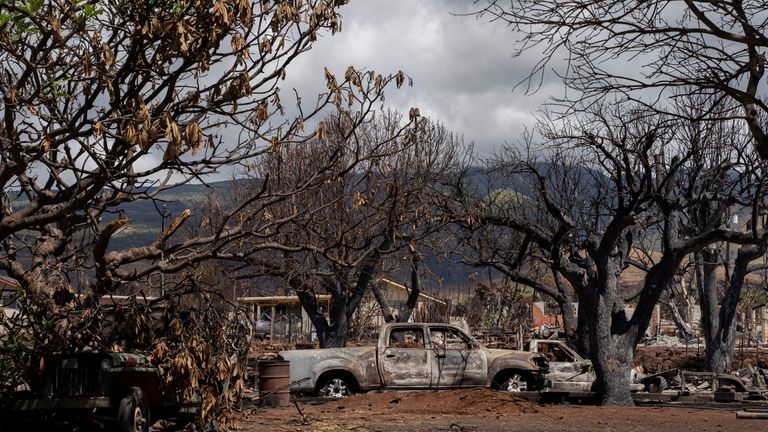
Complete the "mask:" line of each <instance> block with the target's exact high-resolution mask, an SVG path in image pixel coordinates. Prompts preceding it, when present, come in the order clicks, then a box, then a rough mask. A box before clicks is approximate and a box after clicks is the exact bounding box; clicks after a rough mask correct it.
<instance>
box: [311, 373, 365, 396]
mask: <svg viewBox="0 0 768 432" xmlns="http://www.w3.org/2000/svg"><path fill="white" fill-rule="evenodd" d="M355 386H356V383H355V381H354V379H352V378H350V377H349V376H347V375H343V374H333V375H328V376H326V377H323V379H322V380H321V381H320V385H318V386H317V395H318V396H320V397H324V398H329V399H338V398H342V397H347V396H352V394H353V393H354V391H353V390H354V389H355Z"/></svg>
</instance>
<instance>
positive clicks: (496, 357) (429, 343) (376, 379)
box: [280, 323, 548, 397]
mask: <svg viewBox="0 0 768 432" xmlns="http://www.w3.org/2000/svg"><path fill="white" fill-rule="evenodd" d="M280 355H281V356H282V357H283V358H284V359H285V360H288V361H290V368H291V382H292V383H294V385H293V386H292V387H291V390H292V391H295V392H303V393H314V394H317V395H320V396H324V397H342V396H347V395H349V394H352V393H355V392H365V391H368V390H373V389H382V388H386V389H446V388H456V387H491V388H494V389H498V390H503V391H527V390H540V389H542V388H543V386H544V374H545V373H546V372H547V370H548V363H547V360H546V357H545V356H544V355H542V354H539V353H532V352H523V351H512V350H500V349H488V348H485V347H483V346H482V345H481V344H480V343H479V342H478V341H477V340H475V339H474V338H473V337H472V336H470V335H468V334H466V333H465V332H464V331H462V330H461V329H459V328H458V327H455V326H452V325H448V324H406V323H396V324H387V325H385V326H383V327H382V329H381V332H380V334H379V339H378V344H377V345H376V346H375V347H355V348H321V349H309V350H290V351H281V352H280Z"/></svg>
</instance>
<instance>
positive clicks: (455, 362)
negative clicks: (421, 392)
mask: <svg viewBox="0 0 768 432" xmlns="http://www.w3.org/2000/svg"><path fill="white" fill-rule="evenodd" d="M429 335H430V343H431V346H432V351H433V356H432V386H433V387H440V388H442V387H467V386H484V385H485V383H486V380H487V374H488V367H487V360H486V358H485V356H484V355H483V353H482V352H481V351H480V349H479V347H478V346H476V345H475V343H474V342H473V341H472V340H471V339H470V338H468V337H467V336H466V335H464V334H463V333H462V332H460V331H459V330H457V329H454V328H451V327H438V326H431V327H430V328H429Z"/></svg>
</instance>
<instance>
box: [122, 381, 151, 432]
mask: <svg viewBox="0 0 768 432" xmlns="http://www.w3.org/2000/svg"><path fill="white" fill-rule="evenodd" d="M117 425H118V430H119V431H120V432H149V406H148V405H147V399H146V398H145V397H144V392H143V391H142V390H141V389H140V388H139V387H131V388H130V390H129V392H128V394H127V395H125V397H123V399H121V400H120V407H119V409H118V412H117Z"/></svg>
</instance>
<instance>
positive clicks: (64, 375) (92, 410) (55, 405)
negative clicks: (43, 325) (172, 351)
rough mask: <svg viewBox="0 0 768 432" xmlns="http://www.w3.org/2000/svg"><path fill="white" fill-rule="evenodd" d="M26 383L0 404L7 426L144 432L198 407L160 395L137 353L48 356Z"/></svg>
mask: <svg viewBox="0 0 768 432" xmlns="http://www.w3.org/2000/svg"><path fill="white" fill-rule="evenodd" d="M26 380H27V384H26V386H25V387H26V388H23V389H19V390H18V391H17V392H16V393H15V394H14V395H13V397H12V398H11V399H10V400H7V401H5V402H0V415H2V416H3V417H4V418H5V419H6V421H9V422H10V421H14V422H17V423H20V424H23V423H25V422H29V421H36V422H40V421H43V422H45V423H46V424H47V425H50V424H54V423H59V422H72V421H78V422H81V421H87V420H90V421H92V422H95V423H102V424H116V425H117V427H113V428H110V430H118V431H120V432H128V431H130V432H146V431H148V430H149V426H150V425H151V424H152V422H154V421H155V420H156V419H159V418H177V419H179V418H186V419H190V418H191V417H193V416H194V415H195V414H196V413H197V410H198V405H199V402H196V401H188V402H185V401H182V400H181V398H180V397H179V395H178V394H177V393H175V392H165V391H163V390H162V388H163V386H162V382H161V378H160V375H159V373H158V370H157V368H156V367H155V366H153V365H151V364H149V363H148V362H147V359H146V357H145V356H143V355H140V354H126V353H105V352H80V353H71V354H56V355H51V356H46V357H44V358H43V359H42V361H40V363H39V366H38V367H36V368H35V371H33V372H31V373H30V374H29V376H28V377H26ZM19 426H20V425H19Z"/></svg>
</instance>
